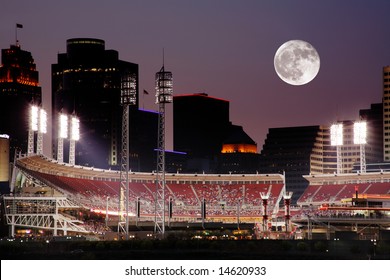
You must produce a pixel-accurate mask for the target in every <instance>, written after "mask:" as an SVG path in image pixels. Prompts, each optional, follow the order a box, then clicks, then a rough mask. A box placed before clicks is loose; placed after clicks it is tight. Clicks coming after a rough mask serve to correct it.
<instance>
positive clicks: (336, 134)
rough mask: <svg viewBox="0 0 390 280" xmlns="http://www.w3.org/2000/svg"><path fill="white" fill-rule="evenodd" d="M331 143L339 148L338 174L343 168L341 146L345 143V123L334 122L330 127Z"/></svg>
mask: <svg viewBox="0 0 390 280" xmlns="http://www.w3.org/2000/svg"><path fill="white" fill-rule="evenodd" d="M330 144H331V145H332V146H336V149H337V174H340V173H341V172H342V169H343V162H342V157H341V146H342V145H343V124H341V123H338V124H333V125H332V126H331V127H330Z"/></svg>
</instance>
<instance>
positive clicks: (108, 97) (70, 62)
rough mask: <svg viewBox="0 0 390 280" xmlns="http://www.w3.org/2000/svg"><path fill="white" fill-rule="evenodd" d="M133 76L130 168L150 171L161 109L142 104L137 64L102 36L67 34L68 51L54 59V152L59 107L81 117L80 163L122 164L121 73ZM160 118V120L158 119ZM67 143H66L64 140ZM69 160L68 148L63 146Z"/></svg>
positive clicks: (77, 157) (78, 152) (104, 165)
mask: <svg viewBox="0 0 390 280" xmlns="http://www.w3.org/2000/svg"><path fill="white" fill-rule="evenodd" d="M129 75H130V76H132V77H133V78H134V82H135V87H136V92H137V96H136V105H135V106H130V114H129V116H130V127H129V134H130V168H131V169H132V170H134V171H150V170H152V169H153V168H154V166H153V164H152V162H153V159H152V158H151V155H153V154H154V149H155V147H156V143H157V140H156V139H157V116H158V115H157V114H156V113H155V112H148V111H139V110H138V99H139V96H138V93H139V90H138V64H134V63H131V62H127V61H123V60H120V59H119V55H118V52H117V51H115V50H106V49H105V42H104V41H103V40H100V39H91V38H75V39H69V40H67V51H66V53H61V54H58V61H57V63H56V64H53V65H52V104H53V107H52V114H53V116H52V119H53V152H54V154H56V144H57V139H58V116H59V113H60V112H62V113H66V114H76V115H77V116H78V117H79V119H80V135H81V136H80V140H79V141H78V142H77V144H76V164H78V165H84V166H94V167H99V168H108V167H109V168H111V167H112V168H117V167H118V166H119V165H120V160H121V156H120V154H121V145H122V142H121V139H122V137H121V131H122V130H121V126H122V106H121V104H120V97H121V79H122V77H124V76H129ZM154 123H155V124H154ZM64 147H66V144H64ZM64 161H67V153H66V152H64Z"/></svg>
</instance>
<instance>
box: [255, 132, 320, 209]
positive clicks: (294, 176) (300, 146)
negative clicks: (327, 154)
mask: <svg viewBox="0 0 390 280" xmlns="http://www.w3.org/2000/svg"><path fill="white" fill-rule="evenodd" d="M319 129H320V127H319V126H301V127H282V128H270V129H269V131H268V134H267V138H266V139H265V143H264V145H263V149H262V151H261V155H260V168H259V172H260V173H280V174H283V172H285V177H286V187H287V191H292V192H293V197H292V201H293V202H294V203H295V201H296V200H297V199H298V198H299V197H300V196H301V195H302V194H303V192H304V190H305V189H306V188H307V186H308V181H307V180H306V179H304V178H303V177H302V175H308V174H309V173H310V156H311V153H312V149H313V147H314V143H315V140H316V137H317V134H318V132H319Z"/></svg>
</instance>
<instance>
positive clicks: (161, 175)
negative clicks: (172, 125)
mask: <svg viewBox="0 0 390 280" xmlns="http://www.w3.org/2000/svg"><path fill="white" fill-rule="evenodd" d="M172 94H173V88H172V73H171V72H167V71H165V69H164V66H163V67H162V68H161V70H160V71H159V72H157V73H156V103H157V104H159V114H158V143H157V145H158V147H157V169H156V195H155V200H156V201H155V203H156V204H155V205H156V206H155V226H154V231H155V233H156V234H159V235H160V237H161V238H164V234H165V212H166V211H165V104H166V103H172Z"/></svg>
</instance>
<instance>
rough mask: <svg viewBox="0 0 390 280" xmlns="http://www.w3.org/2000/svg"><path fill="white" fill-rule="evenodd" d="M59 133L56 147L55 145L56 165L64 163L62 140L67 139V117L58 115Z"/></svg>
mask: <svg viewBox="0 0 390 280" xmlns="http://www.w3.org/2000/svg"><path fill="white" fill-rule="evenodd" d="M58 120H59V126H60V129H59V132H58V145H57V161H58V163H63V162H64V139H66V138H68V116H67V115H64V114H60V117H59V119H58Z"/></svg>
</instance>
